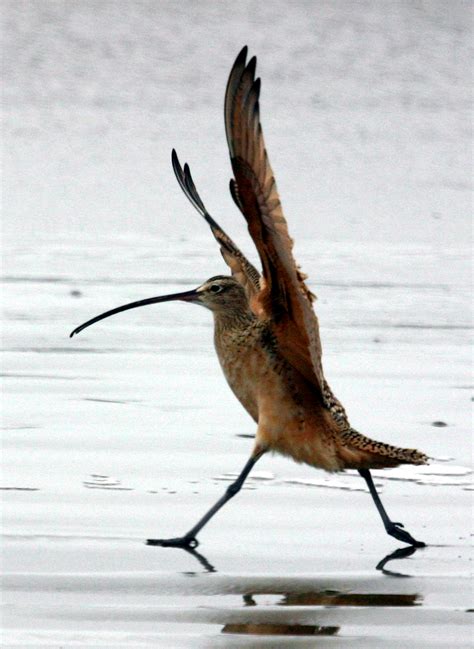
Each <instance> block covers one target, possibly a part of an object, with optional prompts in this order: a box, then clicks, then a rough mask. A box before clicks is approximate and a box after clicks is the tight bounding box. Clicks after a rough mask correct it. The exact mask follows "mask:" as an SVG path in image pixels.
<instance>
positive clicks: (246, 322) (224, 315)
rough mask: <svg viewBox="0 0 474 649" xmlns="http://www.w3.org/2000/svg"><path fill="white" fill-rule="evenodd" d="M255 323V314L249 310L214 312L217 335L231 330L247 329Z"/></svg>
mask: <svg viewBox="0 0 474 649" xmlns="http://www.w3.org/2000/svg"><path fill="white" fill-rule="evenodd" d="M254 321H255V316H254V314H253V313H252V312H251V311H250V310H249V309H235V310H231V311H227V310H226V311H224V310H223V311H215V312H214V331H215V333H216V334H219V333H224V332H225V331H230V330H234V331H235V330H243V329H247V328H248V327H249V326H250V325H251V324H252V323H253V322H254Z"/></svg>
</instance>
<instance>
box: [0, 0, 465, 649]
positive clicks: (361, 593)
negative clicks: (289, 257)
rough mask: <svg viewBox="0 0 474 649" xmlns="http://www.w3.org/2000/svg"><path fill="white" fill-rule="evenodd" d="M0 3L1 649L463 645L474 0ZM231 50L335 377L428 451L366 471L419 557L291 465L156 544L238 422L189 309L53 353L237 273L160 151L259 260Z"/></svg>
mask: <svg viewBox="0 0 474 649" xmlns="http://www.w3.org/2000/svg"><path fill="white" fill-rule="evenodd" d="M4 5H5V8H6V12H5V13H6V16H7V25H8V28H7V30H6V36H7V43H6V46H5V66H4V67H5V70H4V72H5V93H4V95H5V96H4V99H5V106H4V112H5V142H6V145H5V151H4V163H5V180H4V183H3V184H4V190H5V196H4V201H3V203H4V204H3V205H2V207H3V211H4V215H3V217H4V218H3V224H2V225H3V228H4V231H3V235H4V241H3V242H2V254H3V280H2V297H3V302H4V305H5V320H4V326H3V346H4V352H3V363H2V372H3V379H2V380H3V387H2V391H3V403H2V428H3V431H2V454H3V459H2V464H3V466H2V474H1V481H0V487H1V491H0V495H1V499H2V508H3V516H2V555H1V559H2V628H3V635H2V647H5V648H7V647H12V648H13V647H15V648H26V647H48V649H49V648H52V649H59V648H63V647H84V648H85V647H87V648H88V649H91V648H94V647H104V646H106V647H127V648H130V647H137V648H138V647H150V648H151V647H153V648H163V649H175V648H176V649H181V648H184V649H185V648H187V647H189V648H192V649H196V648H198V649H200V648H206V649H208V648H214V647H216V648H223V649H228V648H233V647H247V648H250V647H251V648H252V649H256V648H259V647H262V648H263V647H271V648H273V649H275V648H276V649H279V648H281V649H286V648H288V647H293V646H294V647H311V648H313V647H326V646H331V647H350V648H351V649H356V648H360V649H366V648H370V647H374V648H377V649H379V648H380V647H384V649H391V648H394V649H395V648H396V649H406V648H407V647H410V649H416V648H420V649H421V648H426V649H428V648H429V649H431V648H432V647H446V648H449V649H457V648H459V647H468V646H471V645H470V643H471V629H472V626H471V618H472V591H471V587H472V581H471V572H472V570H471V569H472V563H471V561H472V554H471V541H472V528H471V504H472V497H471V496H472V468H473V467H472V445H471V423H470V408H471V405H472V377H471V364H470V344H471V334H472V318H471V313H470V291H471V276H470V272H469V271H470V267H469V265H470V263H471V248H470V246H469V237H470V228H469V222H468V219H467V217H466V215H467V214H468V213H470V211H471V201H470V193H469V189H470V185H471V180H472V179H471V173H470V171H471V166H472V165H471V159H470V157H469V156H470V151H469V145H468V143H469V142H470V137H471V131H470V128H471V126H470V122H469V116H468V115H467V112H468V110H467V109H468V107H470V99H471V98H470V96H469V95H468V89H469V88H470V84H469V80H467V79H466V76H467V71H468V70H469V69H470V58H468V57H470V44H471V38H470V35H469V27H468V25H469V24H470V23H469V11H470V5H469V4H468V3H464V2H462V1H460V2H450V3H448V4H446V3H444V2H439V3H438V2H434V1H432V2H429V3H409V2H408V3H407V2H403V1H400V2H398V1H394V2H392V3H389V6H390V9H389V10H388V9H387V6H388V5H387V4H386V3H377V2H371V1H370V0H361V2H357V3H347V2H320V3H312V2H305V1H303V0H301V1H298V2H292V3H288V2H283V1H281V2H280V1H279V0H275V2H272V3H270V5H265V4H263V5H258V7H257V4H256V3H254V2H252V0H250V1H248V2H247V1H246V0H242V2H239V3H234V2H231V3H226V2H222V3H214V2H207V1H206V0H203V1H202V2H199V3H183V7H184V8H181V6H180V10H179V11H177V9H176V8H177V5H176V3H174V2H171V1H169V2H168V0H162V1H160V2H159V3H146V2H143V3H142V2H127V3H116V2H108V1H107V0H103V1H101V2H87V1H84V2H77V3H59V2H58V3H56V2H55V3H44V2H43V3H32V2H19V1H17V0H14V1H13V2H9V1H8V0H7V1H6V2H5V3H4ZM244 43H248V44H249V46H250V49H251V51H252V53H256V54H258V56H259V74H260V73H261V74H262V79H263V91H262V118H263V122H264V129H265V133H266V138H267V144H268V147H269V150H270V157H271V159H272V164H273V167H274V170H275V173H276V176H277V180H278V185H279V188H280V192H281V194H282V199H283V205H284V209H285V213H286V215H287V218H288V220H289V225H290V231H291V234H292V235H293V236H294V238H295V241H296V248H295V252H296V256H297V259H298V261H299V262H300V263H301V265H302V268H303V270H304V271H305V272H307V273H308V274H309V280H310V286H311V288H312V289H313V290H314V291H315V292H316V293H317V294H318V302H317V305H316V306H317V312H318V316H319V318H320V323H321V334H322V341H323V347H324V358H323V360H324V367H325V372H326V375H327V378H328V381H329V382H330V384H331V386H332V387H333V389H334V391H335V393H336V394H337V396H338V397H339V398H340V399H341V401H342V402H343V403H344V405H345V406H346V408H347V410H348V413H349V416H350V419H351V422H352V424H353V425H354V427H355V428H357V429H358V430H360V431H361V432H363V433H365V434H367V435H369V436H371V437H374V438H375V439H381V440H383V441H387V442H390V443H393V444H398V445H401V446H409V447H418V448H420V449H421V450H423V451H425V452H426V453H427V454H428V455H430V456H431V457H432V461H431V464H430V465H429V466H428V467H419V468H416V467H407V468H402V469H395V470H393V471H386V472H375V479H376V484H377V486H378V488H379V490H380V492H381V496H382V500H383V502H384V504H385V506H386V508H387V510H388V512H389V514H390V515H391V516H392V518H393V520H399V521H402V522H403V523H404V524H405V525H406V527H407V529H408V530H409V531H410V532H411V533H412V534H413V535H414V536H415V537H416V538H419V539H421V540H423V541H425V542H426V543H427V544H428V546H427V547H426V548H425V549H422V550H418V551H416V552H414V553H411V554H410V553H406V554H403V553H400V552H399V549H400V548H401V547H402V546H401V544H399V543H397V542H396V541H395V540H393V539H391V538H389V537H387V536H386V534H385V533H384V530H383V528H382V525H381V523H380V520H379V518H378V515H377V512H376V511H375V507H374V506H373V504H372V501H371V499H370V496H369V494H368V492H367V490H366V489H365V487H364V484H363V481H362V480H361V479H360V478H359V477H358V476H357V475H353V474H351V473H350V472H349V473H347V474H344V475H335V476H328V475H325V474H323V473H322V472H318V471H315V470H313V469H310V468H309V467H304V466H298V465H296V464H294V463H292V462H291V461H289V460H285V459H283V458H278V457H264V458H263V459H262V460H261V461H260V462H259V464H258V465H257V467H256V469H255V471H254V473H253V474H252V475H251V477H250V478H249V480H248V483H247V486H246V487H245V488H244V489H243V491H242V493H240V494H239V495H238V496H237V497H236V498H235V500H234V501H232V502H231V503H229V504H228V505H227V506H226V507H225V508H224V509H223V510H222V511H221V512H219V514H218V515H217V516H216V518H215V519H214V520H213V521H212V522H211V523H210V524H209V525H208V526H207V527H206V528H205V530H204V531H203V532H202V534H201V535H200V536H199V540H200V542H201V545H200V546H199V548H198V551H197V552H196V553H194V555H193V554H190V553H187V552H184V551H180V550H172V549H163V548H156V547H149V546H146V545H145V540H146V539H147V538H149V537H152V538H157V537H167V536H174V535H177V534H180V533H184V532H185V531H186V530H188V529H189V528H190V526H191V525H193V524H194V523H195V522H196V520H197V519H198V518H199V517H200V516H201V515H202V513H203V512H205V511H206V510H207V509H208V508H209V506H210V505H211V504H213V503H214V502H215V501H216V500H217V498H218V497H219V496H220V495H221V494H222V492H223V490H224V489H225V487H226V485H227V484H228V483H229V481H230V480H232V479H233V477H234V476H235V475H236V474H237V473H238V472H239V471H240V470H241V468H242V467H243V465H244V463H245V462H246V460H247V458H248V454H249V452H250V449H251V447H252V436H253V434H254V431H255V426H254V423H253V422H252V421H251V420H250V419H249V418H248V416H247V415H246V413H245V412H244V411H243V409H242V408H241V406H240V405H239V404H238V403H237V401H236V400H235V399H234V397H233V396H232V394H231V393H230V390H229V389H228V387H227V386H226V384H225V381H224V379H223V377H222V375H221V371H220V368H219V367H218V363H217V359H216V357H215V354H214V351H213V347H212V323H211V318H210V315H209V314H208V313H206V312H205V311H204V309H197V308H195V307H192V306H191V305H185V304H162V305H156V307H150V308H147V309H142V310H137V311H131V312H127V313H124V314H121V315H120V316H117V317H116V318H113V319H110V320H108V321H105V322H103V323H99V324H98V325H96V326H95V327H94V328H93V329H92V328H91V329H90V330H89V329H88V330H87V331H84V332H83V333H81V334H80V335H79V336H78V337H75V338H74V339H72V340H71V339H69V338H68V334H69V332H70V331H71V330H72V329H73V327H75V326H77V325H79V324H80V323H81V322H84V321H85V320H87V319H88V318H90V317H91V316H94V315H96V314H98V313H100V312H102V311H104V310H106V309H109V308H112V307H114V306H117V305H120V304H123V303H125V302H129V301H131V300H137V299H140V298H145V297H149V296H152V295H159V294H163V293H171V292H173V291H178V290H185V289H186V288H191V287H194V286H196V285H197V284H199V283H200V282H202V281H203V280H204V279H206V278H207V277H210V276H212V275H215V274H216V273H222V272H225V270H226V269H225V267H224V265H223V263H222V260H221V258H220V256H219V253H218V250H217V249H216V245H215V242H214V241H213V240H212V237H211V236H210V234H209V233H208V232H207V230H206V227H205V224H204V223H203V222H202V221H200V219H199V217H198V216H197V214H195V213H194V212H193V210H192V208H191V207H190V206H189V205H188V204H187V203H186V200H185V199H184V197H183V196H182V195H181V192H180V191H179V188H178V187H177V186H176V183H175V179H174V177H173V174H172V171H171V168H170V162H169V154H170V150H171V148H172V147H176V148H177V150H178V152H179V154H180V156H181V157H182V159H183V161H185V160H187V161H188V162H189V163H190V164H191V167H192V169H193V174H194V177H195V180H196V183H197V184H198V186H199V189H200V191H201V192H202V194H203V199H204V200H205V202H206V204H207V205H208V208H209V210H210V211H211V213H212V214H213V215H214V216H215V217H216V218H217V219H218V220H219V221H221V222H222V225H223V226H224V227H225V228H226V229H227V230H228V231H229V233H230V234H232V235H233V236H235V239H236V241H237V242H238V243H239V245H241V246H242V248H243V249H244V250H245V251H252V246H251V245H250V244H249V240H248V237H247V235H246V233H245V224H244V223H243V219H242V218H241V217H240V216H239V215H238V212H237V210H236V209H235V206H233V205H232V204H231V201H230V198H229V197H228V195H227V185H228V179H229V174H230V167H229V163H228V154H227V150H226V146H225V137H224V131H223V124H222V115H221V106H222V98H223V93H224V88H225V82H226V78H227V74H228V71H229V68H230V65H231V63H232V61H233V59H234V57H235V55H236V54H237V52H238V51H239V50H240V48H241V47H242V45H243V44H244ZM251 254H252V253H251ZM252 259H255V257H254V256H252ZM394 552H398V554H396V555H395V556H393V553H394ZM390 556H392V558H391V559H390Z"/></svg>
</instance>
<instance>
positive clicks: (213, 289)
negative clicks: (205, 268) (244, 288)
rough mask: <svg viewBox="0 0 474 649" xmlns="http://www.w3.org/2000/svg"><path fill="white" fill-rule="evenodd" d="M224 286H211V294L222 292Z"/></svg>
mask: <svg viewBox="0 0 474 649" xmlns="http://www.w3.org/2000/svg"><path fill="white" fill-rule="evenodd" d="M222 288H223V287H222V286H221V285H220V284H211V286H210V288H209V290H210V291H211V293H220V292H221V291H222Z"/></svg>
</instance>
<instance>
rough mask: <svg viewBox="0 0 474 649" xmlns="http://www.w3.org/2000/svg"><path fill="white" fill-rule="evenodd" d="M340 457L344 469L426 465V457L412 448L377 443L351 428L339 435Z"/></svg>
mask: <svg viewBox="0 0 474 649" xmlns="http://www.w3.org/2000/svg"><path fill="white" fill-rule="evenodd" d="M340 439H341V442H342V445H341V447H340V448H339V452H340V455H341V457H342V459H343V461H344V464H345V465H346V468H354V469H363V468H368V469H383V468H388V467H395V466H398V465H400V464H427V463H428V456H427V455H425V454H424V453H422V452H421V451H417V450H416V449H414V448H400V447H399V446H391V445H390V444H385V443H384V442H377V441H376V440H374V439H370V438H369V437H366V436H365V435H361V433H358V432H357V431H356V430H354V429H353V428H350V429H348V430H346V431H343V432H341V433H340Z"/></svg>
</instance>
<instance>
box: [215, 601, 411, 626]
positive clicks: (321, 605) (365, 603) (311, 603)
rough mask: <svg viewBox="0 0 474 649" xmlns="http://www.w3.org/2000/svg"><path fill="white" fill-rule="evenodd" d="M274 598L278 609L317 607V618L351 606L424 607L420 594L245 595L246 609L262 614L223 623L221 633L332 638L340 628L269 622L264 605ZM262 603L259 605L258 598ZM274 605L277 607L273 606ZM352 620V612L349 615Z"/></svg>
mask: <svg viewBox="0 0 474 649" xmlns="http://www.w3.org/2000/svg"><path fill="white" fill-rule="evenodd" d="M272 595H277V596H279V600H278V602H276V605H277V606H297V607H302V606H308V607H315V611H314V617H315V618H316V619H317V617H318V608H316V607H319V608H325V609H327V608H336V607H342V608H348V607H358V608H360V607H367V608H375V607H381V608H385V607H394V606H417V605H419V604H421V596H420V595H418V593H357V592H350V593H348V592H341V591H336V590H321V591H314V592H301V593H298V592H296V593H295V592H288V593H284V592H279V593H270V592H268V591H266V592H264V593H257V592H254V593H245V594H244V595H242V599H243V602H244V605H245V606H253V607H258V610H259V615H258V616H257V615H255V618H256V619H255V620H254V621H252V622H249V623H243V624H241V623H235V622H228V623H227V624H224V626H223V627H222V629H221V633H237V634H242V635H275V636H290V635H291V636H314V635H319V636H333V635H336V634H337V633H338V632H339V631H340V629H341V627H340V626H335V625H334V626H332V625H319V624H297V623H292V624H288V623H283V622H282V623H279V622H271V623H269V622H267V621H265V620H264V617H265V606H268V598H269V597H271V596H272ZM260 598H263V602H261V603H260V604H259V599H260ZM271 605H274V604H273V603H272V604H271ZM259 619H260V620H261V621H259ZM348 620H350V613H349V614H348Z"/></svg>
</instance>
